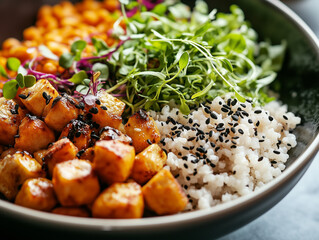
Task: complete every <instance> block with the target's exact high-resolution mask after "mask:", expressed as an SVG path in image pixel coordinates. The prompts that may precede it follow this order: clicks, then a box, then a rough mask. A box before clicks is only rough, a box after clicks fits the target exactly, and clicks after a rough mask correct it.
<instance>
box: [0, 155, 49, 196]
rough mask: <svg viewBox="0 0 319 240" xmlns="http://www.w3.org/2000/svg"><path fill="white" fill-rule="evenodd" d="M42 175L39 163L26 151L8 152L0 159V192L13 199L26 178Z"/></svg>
mask: <svg viewBox="0 0 319 240" xmlns="http://www.w3.org/2000/svg"><path fill="white" fill-rule="evenodd" d="M43 176H44V172H43V171H42V167H41V165H40V164H39V163H38V162H37V161H36V160H35V159H34V158H32V157H31V155H29V154H28V153H26V152H16V153H14V154H13V155H10V154H9V155H7V156H6V157H5V158H4V159H2V160H1V161H0V192H1V193H2V194H3V195H4V196H5V197H6V198H7V199H8V200H13V199H14V198H15V196H16V195H17V193H18V191H19V186H20V185H21V184H22V183H23V182H24V181H25V180H26V179H28V178H36V177H43Z"/></svg>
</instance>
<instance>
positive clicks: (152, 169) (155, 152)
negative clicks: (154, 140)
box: [131, 144, 167, 184]
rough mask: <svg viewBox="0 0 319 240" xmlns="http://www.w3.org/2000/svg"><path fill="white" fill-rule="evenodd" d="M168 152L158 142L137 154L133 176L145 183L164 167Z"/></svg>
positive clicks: (140, 182)
mask: <svg viewBox="0 0 319 240" xmlns="http://www.w3.org/2000/svg"><path fill="white" fill-rule="evenodd" d="M166 159H167V156H166V153H165V152H164V151H163V149H162V148H161V147H160V146H158V145H157V144H152V145H150V146H148V147H147V148H145V149H144V150H143V151H142V152H140V153H139V154H137V155H136V157H135V160H134V165H133V169H132V174H131V177H132V178H133V179H134V180H135V181H136V182H137V183H139V184H144V183H146V182H147V181H148V180H150V179H151V178H152V177H153V176H154V175H155V174H156V173H158V172H159V171H160V170H162V168H163V167H164V164H165V163H166Z"/></svg>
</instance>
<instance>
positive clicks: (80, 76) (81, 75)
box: [69, 70, 88, 84]
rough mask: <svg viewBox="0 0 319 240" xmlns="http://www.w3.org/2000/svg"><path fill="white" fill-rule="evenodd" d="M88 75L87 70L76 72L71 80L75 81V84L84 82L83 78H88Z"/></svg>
mask: <svg viewBox="0 0 319 240" xmlns="http://www.w3.org/2000/svg"><path fill="white" fill-rule="evenodd" d="M87 77H88V75H87V74H86V72H85V71H83V70H82V71H80V72H78V73H76V74H74V75H73V76H72V78H70V80H69V81H70V82H73V83H75V84H82V83H83V80H84V79H86V78H87Z"/></svg>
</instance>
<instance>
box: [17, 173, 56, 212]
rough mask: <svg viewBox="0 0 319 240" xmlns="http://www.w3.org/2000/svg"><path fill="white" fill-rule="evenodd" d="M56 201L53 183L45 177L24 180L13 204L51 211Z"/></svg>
mask: <svg viewBox="0 0 319 240" xmlns="http://www.w3.org/2000/svg"><path fill="white" fill-rule="evenodd" d="M57 203H58V201H57V199H56V197H55V193H54V189H53V184H52V182H51V181H50V180H49V179H46V178H31V179H28V180H26V181H25V182H24V183H23V185H22V188H21V190H20V191H19V192H18V195H17V197H16V199H15V204H18V205H20V206H23V207H27V208H32V209H36V210H40V211H51V210H52V209H53V208H54V207H55V206H56V205H57Z"/></svg>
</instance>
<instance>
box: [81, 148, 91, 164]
mask: <svg viewBox="0 0 319 240" xmlns="http://www.w3.org/2000/svg"><path fill="white" fill-rule="evenodd" d="M82 151H84V152H83V153H81V154H80V159H84V160H89V161H90V162H93V159H94V148H93V147H90V148H87V149H85V150H82ZM79 153H80V152H79Z"/></svg>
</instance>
